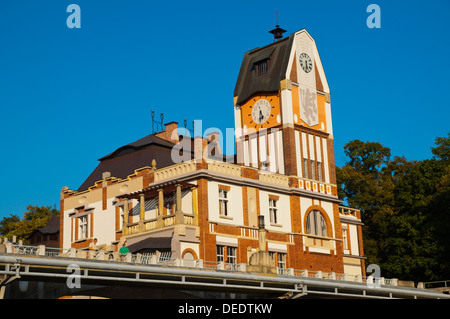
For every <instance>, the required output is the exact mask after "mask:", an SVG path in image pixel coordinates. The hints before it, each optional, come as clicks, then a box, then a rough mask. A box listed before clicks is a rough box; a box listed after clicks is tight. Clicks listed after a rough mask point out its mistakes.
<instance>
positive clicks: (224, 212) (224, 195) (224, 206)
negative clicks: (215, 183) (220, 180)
mask: <svg viewBox="0 0 450 319" xmlns="http://www.w3.org/2000/svg"><path fill="white" fill-rule="evenodd" d="M228 199H229V196H228V190H225V189H221V188H219V215H220V216H228V215H229V209H228Z"/></svg>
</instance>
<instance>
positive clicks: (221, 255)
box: [217, 245, 225, 262]
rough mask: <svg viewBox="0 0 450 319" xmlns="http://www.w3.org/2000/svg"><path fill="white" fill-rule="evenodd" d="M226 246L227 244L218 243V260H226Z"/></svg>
mask: <svg viewBox="0 0 450 319" xmlns="http://www.w3.org/2000/svg"><path fill="white" fill-rule="evenodd" d="M224 248H225V246H221V245H217V262H219V261H224V259H225V255H224Z"/></svg>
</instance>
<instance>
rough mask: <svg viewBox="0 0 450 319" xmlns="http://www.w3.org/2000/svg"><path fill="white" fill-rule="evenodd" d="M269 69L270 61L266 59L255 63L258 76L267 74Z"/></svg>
mask: <svg viewBox="0 0 450 319" xmlns="http://www.w3.org/2000/svg"><path fill="white" fill-rule="evenodd" d="M268 69H269V59H265V60H262V61H258V62H256V63H255V72H256V75H263V74H265V73H267V70H268Z"/></svg>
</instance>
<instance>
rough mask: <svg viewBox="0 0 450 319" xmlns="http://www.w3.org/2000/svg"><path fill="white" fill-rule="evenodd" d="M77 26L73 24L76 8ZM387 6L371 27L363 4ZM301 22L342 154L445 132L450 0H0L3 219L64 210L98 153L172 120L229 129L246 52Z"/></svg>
mask: <svg viewBox="0 0 450 319" xmlns="http://www.w3.org/2000/svg"><path fill="white" fill-rule="evenodd" d="M71 3H75V4H78V5H79V6H80V8H81V28H80V29H69V28H68V27H67V25H66V19H67V17H68V16H69V13H67V12H66V8H67V6H68V5H69V4H71ZM371 3H375V4H378V5H379V6H380V9H381V28H380V29H369V28H368V27H367V25H366V19H367V17H368V16H369V13H367V12H366V8H367V6H368V5H369V4H371ZM276 11H277V12H278V19H279V24H280V26H281V27H283V28H284V29H286V30H288V32H287V34H290V33H293V32H295V31H298V30H301V29H303V28H305V29H306V30H307V31H308V32H309V33H310V34H311V35H312V36H313V37H314V38H315V40H316V44H317V46H318V49H319V53H320V56H321V60H322V63H323V65H324V68H325V72H326V76H327V79H328V82H329V85H330V90H331V107H332V116H333V129H334V136H335V154H336V164H337V165H338V166H340V165H342V164H343V163H344V161H345V157H344V153H343V146H344V145H345V144H346V143H347V142H349V141H351V140H353V139H360V140H362V141H375V142H380V143H381V144H383V145H384V146H386V147H389V148H391V151H392V154H393V155H396V156H405V157H406V158H407V159H409V160H422V159H425V158H430V157H431V152H430V147H431V146H433V144H434V139H435V138H436V137H437V136H447V133H448V131H449V130H450V125H449V118H450V111H449V109H450V108H449V106H450V98H449V96H448V94H449V91H450V90H449V84H450V81H449V79H448V75H449V74H450V62H449V57H450V41H449V37H448V31H449V30H450V22H449V19H448V18H449V16H450V1H448V0H433V1H378V0H371V1H363V0H358V1H355V0H343V1H332V0H329V1H288V0H286V1H265V0H259V1H254V0H241V1H234V0H231V1H195V0H193V1H176V0H175V1H150V0H148V1H143V0H134V1H125V0H122V1H99V0H70V1H64V0H42V1H36V0H33V1H31V0H21V1H17V0H2V1H1V2H0V109H1V112H2V113H1V125H0V134H1V135H0V136H1V138H0V149H1V152H2V154H1V156H0V167H1V169H2V182H1V183H0V192H1V194H2V205H1V208H0V217H3V216H7V215H9V214H10V213H14V214H18V215H19V216H22V214H23V212H24V211H25V208H26V206H27V205H29V204H33V205H52V206H53V205H54V204H56V206H57V207H58V208H59V192H60V190H61V188H62V187H63V186H68V187H69V188H71V189H76V188H78V187H79V185H80V184H81V183H82V182H83V181H84V179H85V178H86V177H87V176H88V175H89V174H90V173H91V171H92V170H93V169H94V168H95V167H96V165H97V163H98V162H97V159H98V158H100V157H102V156H104V155H106V154H108V153H110V152H112V151H114V150H115V149H116V148H118V147H119V146H122V145H124V144H128V143H130V142H133V141H135V140H137V139H139V138H141V137H143V136H145V135H148V134H150V133H151V130H152V127H151V110H152V109H153V110H155V112H156V113H157V114H159V113H161V112H163V113H164V117H165V121H166V122H169V121H178V122H179V123H180V124H182V123H183V120H184V119H187V120H188V121H189V122H190V121H193V120H200V119H201V120H202V121H203V128H208V127H217V128H219V129H221V130H223V131H224V132H225V129H226V128H227V127H233V126H234V118H233V116H234V115H233V90H234V85H235V81H236V79H237V75H238V72H239V67H240V63H241V61H242V57H243V54H244V52H246V51H248V50H251V49H253V48H255V47H260V46H264V45H266V44H269V43H271V42H272V37H271V34H269V33H268V31H269V30H271V29H272V28H273V27H274V26H275V24H276V15H275V12H276Z"/></svg>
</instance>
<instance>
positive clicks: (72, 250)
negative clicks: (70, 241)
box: [68, 248, 77, 258]
mask: <svg viewBox="0 0 450 319" xmlns="http://www.w3.org/2000/svg"><path fill="white" fill-rule="evenodd" d="M68 255H69V256H68V257H71V258H76V257H77V250H76V249H75V248H70V249H69V252H68Z"/></svg>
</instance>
